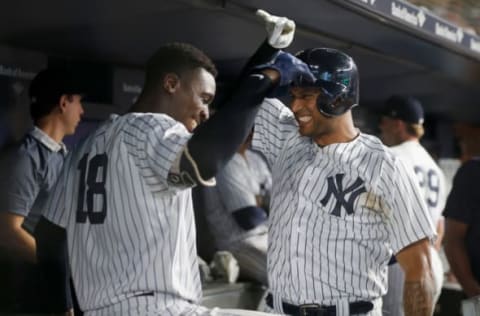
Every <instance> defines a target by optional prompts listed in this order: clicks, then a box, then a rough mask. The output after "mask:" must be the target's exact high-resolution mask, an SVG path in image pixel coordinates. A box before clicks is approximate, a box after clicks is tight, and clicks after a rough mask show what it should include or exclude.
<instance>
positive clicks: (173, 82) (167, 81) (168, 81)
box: [163, 73, 180, 94]
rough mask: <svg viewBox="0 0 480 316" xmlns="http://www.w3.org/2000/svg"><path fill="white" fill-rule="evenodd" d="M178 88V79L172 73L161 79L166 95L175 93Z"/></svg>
mask: <svg viewBox="0 0 480 316" xmlns="http://www.w3.org/2000/svg"><path fill="white" fill-rule="evenodd" d="M179 86H180V78H179V77H178V75H176V74H174V73H168V74H166V75H165V77H164V78H163V88H164V89H165V91H166V92H167V93H170V94H171V93H175V91H176V90H177V89H178V87H179Z"/></svg>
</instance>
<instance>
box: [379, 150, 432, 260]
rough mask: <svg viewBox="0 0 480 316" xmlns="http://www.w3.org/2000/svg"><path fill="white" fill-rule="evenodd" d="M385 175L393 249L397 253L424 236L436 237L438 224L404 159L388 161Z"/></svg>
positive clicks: (384, 185) (385, 191)
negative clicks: (434, 222) (435, 224)
mask: <svg viewBox="0 0 480 316" xmlns="http://www.w3.org/2000/svg"><path fill="white" fill-rule="evenodd" d="M383 172H385V173H386V174H385V176H384V177H382V179H383V180H382V181H383V182H382V184H383V190H384V193H385V195H386V196H387V199H386V204H387V205H386V207H387V210H389V212H388V214H390V220H389V222H388V229H389V232H390V235H391V238H390V242H391V249H392V251H393V253H394V254H396V253H398V252H399V251H400V250H402V249H403V248H404V247H406V246H408V245H409V244H412V243H414V242H416V241H418V240H421V239H423V238H429V239H433V238H434V237H435V234H436V233H435V231H436V229H435V226H434V225H433V222H432V219H431V216H430V214H429V212H428V208H427V205H426V203H425V201H424V200H423V197H422V194H421V191H420V188H419V186H418V183H417V180H416V177H415V174H414V173H413V170H411V168H409V167H408V166H407V165H406V164H405V163H404V162H403V161H402V160H401V159H398V158H395V159H393V160H391V161H388V162H386V164H385V168H384V170H383Z"/></svg>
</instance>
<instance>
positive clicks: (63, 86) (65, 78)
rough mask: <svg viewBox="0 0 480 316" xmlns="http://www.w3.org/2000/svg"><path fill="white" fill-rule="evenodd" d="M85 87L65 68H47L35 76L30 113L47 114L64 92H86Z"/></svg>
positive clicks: (39, 115)
mask: <svg viewBox="0 0 480 316" xmlns="http://www.w3.org/2000/svg"><path fill="white" fill-rule="evenodd" d="M83 92H84V87H83V86H82V85H81V84H80V82H79V81H78V80H76V79H75V77H74V75H73V73H72V72H71V71H69V70H67V69H65V68H46V69H44V70H42V71H40V72H39V73H38V74H37V75H36V76H35V78H33V80H32V82H31V84H30V89H29V96H30V113H31V115H32V117H33V118H39V117H42V116H44V115H47V114H48V113H50V112H51V111H52V109H53V108H54V107H55V106H56V105H57V104H58V102H59V99H60V97H61V96H62V95H64V94H69V95H71V94H81V95H83V94H84V93H83Z"/></svg>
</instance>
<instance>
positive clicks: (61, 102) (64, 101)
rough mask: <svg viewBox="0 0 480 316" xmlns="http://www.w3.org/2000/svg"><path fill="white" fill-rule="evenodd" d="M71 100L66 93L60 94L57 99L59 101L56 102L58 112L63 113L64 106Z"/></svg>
mask: <svg viewBox="0 0 480 316" xmlns="http://www.w3.org/2000/svg"><path fill="white" fill-rule="evenodd" d="M70 101H71V100H70V99H69V96H68V95H66V94H62V96H61V97H60V99H59V102H58V105H59V108H60V113H64V112H65V110H66V108H67V104H68V103H69V102H70Z"/></svg>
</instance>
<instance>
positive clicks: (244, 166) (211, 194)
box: [204, 153, 269, 250]
mask: <svg viewBox="0 0 480 316" xmlns="http://www.w3.org/2000/svg"><path fill="white" fill-rule="evenodd" d="M253 155H255V154H253ZM249 164H250V161H247V160H246V159H245V158H244V157H243V156H242V155H240V154H239V153H236V154H235V155H234V156H233V157H232V159H231V160H230V161H229V162H228V163H227V164H226V165H225V167H224V168H223V169H222V170H220V171H219V173H218V174H217V175H216V180H217V185H216V186H215V187H211V188H204V198H205V208H206V217H207V220H208V222H209V227H210V229H211V230H212V233H213V234H214V236H215V242H216V244H217V247H218V248H219V249H222V250H227V249H229V247H231V246H232V244H234V243H236V242H238V241H241V240H243V239H245V238H247V237H250V236H252V235H259V234H265V233H266V232H267V227H266V223H265V225H260V226H259V227H256V228H254V229H252V230H249V231H246V230H244V229H243V228H242V227H240V226H239V224H238V223H237V222H236V221H235V219H234V217H233V215H232V214H231V213H232V212H234V211H237V210H240V209H243V208H245V207H251V206H256V205H257V200H256V195H259V194H260V183H259V179H258V178H257V177H258V176H259V175H260V172H259V171H258V170H254V169H252V168H250V166H249ZM265 167H266V166H265ZM267 170H268V169H267ZM268 181H269V180H268V179H267V180H266V182H268Z"/></svg>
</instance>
